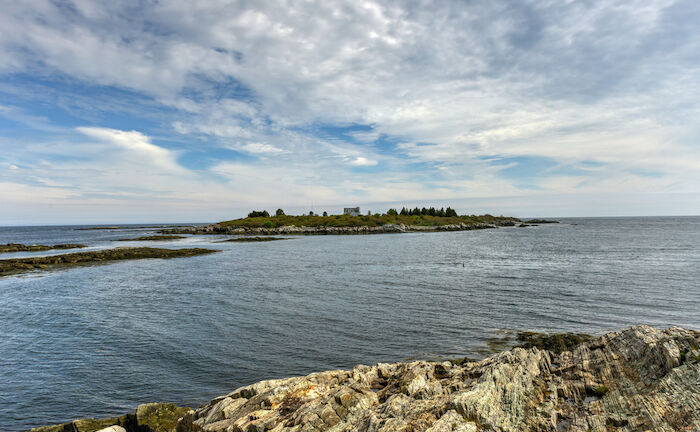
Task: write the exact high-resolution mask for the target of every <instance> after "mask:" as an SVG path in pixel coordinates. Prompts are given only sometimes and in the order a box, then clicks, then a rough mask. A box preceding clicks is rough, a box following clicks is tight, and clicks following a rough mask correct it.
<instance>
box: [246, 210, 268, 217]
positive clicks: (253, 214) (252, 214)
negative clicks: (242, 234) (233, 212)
mask: <svg viewBox="0 0 700 432" xmlns="http://www.w3.org/2000/svg"><path fill="white" fill-rule="evenodd" d="M248 217H249V218H254V217H270V213H268V212H267V210H263V211H257V210H253V211H252V212H250V213H248Z"/></svg>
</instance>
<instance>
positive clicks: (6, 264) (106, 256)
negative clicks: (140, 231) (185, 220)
mask: <svg viewBox="0 0 700 432" xmlns="http://www.w3.org/2000/svg"><path fill="white" fill-rule="evenodd" d="M214 252H218V250H215V249H202V248H189V249H163V248H148V247H133V248H130V247H119V248H114V249H104V250H96V251H91V252H76V253H69V254H62V255H51V256H40V257H27V258H11V259H2V260H0V277H2V276H7V275H12V274H17V273H25V272H28V271H33V270H47V269H54V268H67V267H75V266H80V265H90V264H105V263H108V262H112V261H123V260H132V259H150V258H181V257H192V256H197V255H205V254H210V253H214Z"/></svg>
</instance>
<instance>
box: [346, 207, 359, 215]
mask: <svg viewBox="0 0 700 432" xmlns="http://www.w3.org/2000/svg"><path fill="white" fill-rule="evenodd" d="M343 214H346V215H350V216H359V215H360V208H359V207H345V208H344V209H343Z"/></svg>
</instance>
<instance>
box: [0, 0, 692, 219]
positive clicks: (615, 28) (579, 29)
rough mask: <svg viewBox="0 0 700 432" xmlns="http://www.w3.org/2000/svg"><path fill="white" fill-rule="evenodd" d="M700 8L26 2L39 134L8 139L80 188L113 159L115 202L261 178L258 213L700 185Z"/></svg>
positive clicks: (26, 111) (50, 176) (31, 102)
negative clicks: (308, 203)
mask: <svg viewBox="0 0 700 432" xmlns="http://www.w3.org/2000/svg"><path fill="white" fill-rule="evenodd" d="M699 20H700V6H699V4H698V3H697V2H694V1H692V0H652V1H649V0H631V1H628V2H625V3H624V4H620V3H612V2H607V1H604V0H592V1H589V2H538V1H523V2H519V3H517V4H516V3H513V2H505V1H495V2H488V3H484V2H481V3H479V2H466V3H465V2H463V1H457V0H455V1H449V0H448V1H444V2H439V3H431V4H426V3H420V2H401V1H391V0H390V1H385V2H377V1H364V2H352V1H340V0H339V1H327V2H317V1H311V2H296V1H292V2H290V3H289V5H287V7H285V8H279V7H278V6H277V5H273V4H267V3H265V2H246V1H242V0H241V1H224V0H221V1H218V0H212V1H208V2H206V3H204V4H198V5H197V6H193V5H192V4H191V2H186V1H184V0H177V1H169V2H145V3H140V4H139V5H133V4H126V3H120V2H111V3H105V2H96V1H90V0H81V1H79V2H72V3H66V2H52V1H49V0H31V1H26V2H13V3H12V4H8V5H7V6H6V7H5V8H4V10H3V14H2V16H0V26H2V28H3V29H4V30H5V31H3V32H2V33H0V52H2V53H3V54H2V56H1V57H0V94H2V95H3V96H4V99H3V105H2V106H1V107H0V116H3V118H4V119H6V120H7V121H9V122H13V127H17V128H20V126H21V127H22V128H26V131H30V132H31V133H30V132H27V133H26V136H25V135H22V134H20V135H18V134H17V133H16V131H15V130H13V131H11V132H9V131H8V132H7V133H6V134H4V135H6V138H7V141H6V144H5V145H6V147H5V148H4V149H3V150H4V152H3V153H4V155H3V156H0V162H3V161H4V162H5V163H8V164H14V165H17V166H21V167H22V169H21V170H16V171H27V172H29V173H31V172H32V171H33V170H36V171H37V172H36V173H34V174H33V175H34V176H35V177H33V178H31V177H30V175H31V174H28V173H25V174H23V175H24V176H25V177H23V179H24V181H26V182H28V183H27V184H39V183H38V180H37V179H39V178H41V179H44V180H55V181H56V184H70V185H74V186H75V187H78V185H77V179H78V177H75V178H73V177H71V175H69V174H64V173H63V171H61V169H65V170H66V171H70V169H72V168H76V169H78V170H80V172H83V173H88V172H90V173H93V170H95V169H98V168H99V169H103V168H104V169H105V170H106V171H105V173H104V174H90V175H92V176H97V177H98V178H99V185H96V186H94V189H95V190H94V191H93V193H107V191H110V192H109V193H116V191H117V190H119V191H120V193H125V191H126V190H128V191H129V193H134V194H137V195H138V194H141V193H143V194H146V193H150V194H151V196H155V195H157V194H164V196H174V194H173V195H170V192H169V191H170V190H171V189H174V188H179V189H181V190H183V191H188V192H187V193H189V191H192V193H193V194H194V189H195V188H193V187H192V186H190V185H187V184H186V181H191V182H197V184H200V185H201V184H206V185H207V187H208V188H209V189H210V190H211V191H214V190H216V191H219V189H217V187H218V186H217V184H220V183H226V182H228V186H230V185H231V184H235V185H239V188H243V187H248V188H252V189H255V191H256V193H254V194H247V193H244V192H242V191H241V190H238V191H236V192H235V193H234V192H230V189H229V191H227V190H226V189H225V188H223V187H222V189H221V193H224V194H227V195H226V196H227V197H230V199H231V200H236V201H238V202H240V203H241V206H243V205H244V203H245V202H246V200H254V201H255V200H257V201H255V202H260V201H261V200H262V201H266V202H272V201H274V200H275V199H282V198H283V197H282V196H281V195H278V194H276V193H273V192H271V191H270V189H272V188H277V187H280V186H279V185H282V184H291V185H294V187H296V188H299V189H300V192H299V193H298V194H294V195H292V196H297V197H298V199H300V200H311V197H312V196H313V195H314V194H318V196H317V199H316V201H317V202H318V201H320V200H328V201H329V202H330V201H333V200H337V201H343V200H345V199H346V198H347V199H354V200H360V199H364V200H371V199H376V200H391V199H392V196H399V197H402V199H404V197H410V194H413V196H414V197H415V198H416V199H418V198H420V197H425V198H426V199H429V198H430V197H438V196H440V197H446V198H447V197H477V196H479V197H480V196H485V195H486V194H496V195H499V196H500V195H503V194H512V195H513V196H517V195H518V194H526V193H535V192H536V193H550V194H554V193H558V192H561V193H571V194H576V193H582V192H581V191H583V190H585V191H589V192H590V193H594V191H596V190H602V191H604V190H611V191H614V192H616V193H619V194H621V195H624V192H625V191H630V192H632V191H640V190H644V189H646V190H647V191H648V192H649V193H661V192H664V193H667V192H694V191H698V190H699V189H700V178H699V176H698V174H697V173H698V171H700V170H698V163H699V161H700V149H699V148H698V145H697V136H698V134H699V133H700V128H698V127H697V126H696V123H697V122H696V117H697V112H698V109H700V102H699V101H698V100H697V97H696V96H695V95H696V94H699V93H700V67H698V66H700V64H699V61H698V58H697V52H700V36H699V35H698V33H697V30H696V23H697V22H698V21H699ZM23 77H24V78H23ZM3 81H5V82H3ZM13 104H14V105H15V106H13ZM47 105H48V106H53V107H55V111H54V112H46V110H42V109H40V108H38V107H42V106H47ZM66 118H68V119H67V120H66ZM15 125H20V126H15ZM82 125H99V127H95V126H91V127H85V126H82ZM76 126H78V128H77V129H76ZM76 131H77V133H78V137H76V136H72V135H71V134H75V132H76ZM329 131H330V132H329ZM19 136H21V137H22V139H20V138H17V137H19ZM54 136H57V137H58V138H51V137H54ZM25 138H26V139H25ZM154 142H155V143H156V144H154ZM49 143H52V144H54V146H50V145H49ZM18 144H21V147H22V148H24V147H31V148H30V149H27V150H26V151H27V153H26V155H27V158H26V159H24V160H20V159H21V158H20V156H21V155H22V154H23V152H24V150H22V151H19V150H16V149H17V145H18ZM7 149H9V151H8V150H7ZM224 150H226V151H224ZM231 150H232V151H231ZM29 154H31V158H30V157H29V156H28V155H29ZM32 158H34V159H32ZM60 158H70V159H71V162H70V164H69V163H68V162H66V161H62V160H59V159H60ZM81 158H82V159H84V160H82V161H79V159H81ZM497 158H522V160H538V159H542V158H546V159H547V160H550V161H552V162H551V163H552V168H551V170H542V171H541V173H539V174H538V175H539V176H535V177H536V178H524V177H521V178H517V176H512V175H508V174H509V173H510V174H512V173H513V170H511V171H506V170H505V169H504V167H502V166H501V167H498V166H493V164H491V163H489V162H488V161H489V160H493V159H497ZM528 158H529V159H528ZM38 159H45V160H46V161H47V162H48V163H50V164H52V165H53V166H54V167H59V168H58V171H56V170H55V171H54V173H50V172H44V171H42V170H43V168H41V167H39V166H38V165H37V164H36V163H34V162H32V160H34V161H36V160H38ZM107 159H108V160H109V161H111V162H112V163H111V164H110V163H109V162H108V160H107ZM200 160H204V161H206V163H204V162H202V163H201V164H200V165H197V164H198V162H197V161H200ZM584 161H594V162H597V163H599V164H600V165H599V166H598V167H597V168H596V169H587V170H586V169H579V170H578V171H576V173H575V174H572V173H571V172H564V171H565V170H566V169H570V167H574V166H580V164H581V163H582V162H584ZM27 164H28V165H27ZM25 166H27V168H26V169H25ZM185 166H187V167H188V168H185ZM69 167H71V168H70V169H69ZM280 167H300V168H299V169H285V170H284V172H285V173H286V174H285V178H284V179H281V178H280V177H279V176H277V175H275V169H281V168H280ZM358 167H375V168H372V169H371V170H364V171H372V173H371V174H369V173H363V175H366V177H365V179H362V180H360V179H356V178H353V169H355V171H358V170H357V168H358ZM189 168H193V169H189ZM130 170H131V171H133V170H138V171H139V172H140V174H139V175H137V176H130V175H129V173H130V172H131V171H130ZM307 170H313V171H314V172H316V173H319V175H318V176H316V177H309V176H308V174H307ZM195 171H196V173H195ZM650 172H653V173H655V175H654V176H649V175H644V174H643V173H650ZM236 173H238V174H236ZM243 173H244V174H245V175H244V174H243ZM263 173H264V175H265V176H266V177H265V179H261V178H259V177H260V176H262V175H263ZM121 176H124V177H125V178H124V179H121V178H120V177H121ZM88 177H89V176H87V174H86V177H85V178H88ZM176 177H177V179H176ZM131 178H137V180H138V181H140V182H142V183H143V184H145V185H147V187H148V188H149V191H141V192H139V191H138V188H137V185H136V181H133V182H131V181H130V179H131ZM271 179H277V180H271ZM110 182H111V183H110ZM256 182H262V183H264V184H266V185H267V186H269V188H268V189H267V190H266V189H265V188H262V189H258V188H256V187H255V186H254V185H255V183H256ZM385 184H389V185H391V188H388V189H382V188H381V187H380V186H378V185H385ZM312 185H313V186H312ZM494 185H498V187H494ZM143 187H146V186H143ZM80 189H82V190H83V191H85V193H87V189H88V187H87V186H83V187H80ZM392 190H393V191H396V192H395V193H393V195H392V192H391V191H392ZM589 192H586V193H589ZM694 208H695V207H694ZM689 211H691V210H689ZM695 211H697V210H695Z"/></svg>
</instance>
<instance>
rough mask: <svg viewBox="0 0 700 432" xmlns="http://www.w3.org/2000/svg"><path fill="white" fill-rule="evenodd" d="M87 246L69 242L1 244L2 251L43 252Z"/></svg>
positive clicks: (0, 250) (0, 249)
mask: <svg viewBox="0 0 700 432" xmlns="http://www.w3.org/2000/svg"><path fill="white" fill-rule="evenodd" d="M84 247H87V245H84V244H78V243H68V244H57V245H52V246H50V245H25V244H21V243H7V244H0V253H9V252H43V251H48V250H55V249H81V248H84Z"/></svg>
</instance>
